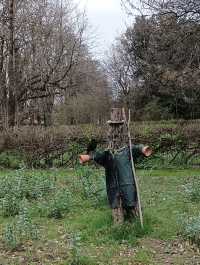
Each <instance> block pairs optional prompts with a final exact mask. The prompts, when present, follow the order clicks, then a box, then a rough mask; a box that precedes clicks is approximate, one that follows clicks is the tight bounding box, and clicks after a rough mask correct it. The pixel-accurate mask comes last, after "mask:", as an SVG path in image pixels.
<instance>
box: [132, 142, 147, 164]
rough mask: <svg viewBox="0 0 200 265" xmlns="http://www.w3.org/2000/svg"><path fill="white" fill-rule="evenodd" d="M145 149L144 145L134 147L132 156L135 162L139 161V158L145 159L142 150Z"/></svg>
mask: <svg viewBox="0 0 200 265" xmlns="http://www.w3.org/2000/svg"><path fill="white" fill-rule="evenodd" d="M143 148H144V145H143V144H138V145H132V154H133V160H134V162H136V161H137V159H138V158H140V157H143V156H144V155H143V153H142V149H143Z"/></svg>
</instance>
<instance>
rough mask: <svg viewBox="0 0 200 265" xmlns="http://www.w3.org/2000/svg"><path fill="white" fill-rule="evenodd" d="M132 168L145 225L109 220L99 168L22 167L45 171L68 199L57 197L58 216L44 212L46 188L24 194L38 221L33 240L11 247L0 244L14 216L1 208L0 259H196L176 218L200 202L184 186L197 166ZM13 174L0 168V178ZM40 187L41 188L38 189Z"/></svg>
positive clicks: (90, 263) (74, 264)
mask: <svg viewBox="0 0 200 265" xmlns="http://www.w3.org/2000/svg"><path fill="white" fill-rule="evenodd" d="M88 172H89V173H88ZM137 173H138V176H139V179H140V188H141V197H142V205H143V212H144V230H142V229H141V228H140V224H139V221H138V220H135V221H134V222H132V223H125V224H124V225H123V226H114V225H113V224H112V218H111V211H110V209H109V208H108V205H107V202H106V197H105V186H104V185H105V184H104V181H103V177H102V175H103V172H102V171H99V170H96V169H94V168H89V167H86V168H83V169H82V168H81V169H80V168H79V169H77V170H64V169H62V170H48V171H34V172H32V171H30V170H28V171H23V173H22V174H35V175H36V176H40V174H43V175H45V176H47V177H48V176H50V178H51V179H53V183H54V185H55V187H54V189H55V190H54V191H53V192H54V193H56V192H57V191H59V190H60V191H61V193H62V190H63V189H67V190H68V191H69V192H70V197H69V201H70V202H69V204H68V206H67V207H64V206H65V203H64V202H63V200H65V198H64V199H63V198H62V196H61V197H59V200H58V203H61V204H62V203H63V206H62V207H61V208H59V210H60V211H61V213H62V216H57V215H56V214H58V213H57V212H56V214H55V210H54V211H53V213H54V215H53V214H52V216H49V215H48V214H47V213H46V212H45V211H46V210H45V209H46V208H48V207H49V208H48V209H50V206H49V205H51V204H52V196H53V195H52V194H51V192H47V194H45V195H40V196H38V197H37V196H36V195H34V196H36V197H33V198H31V199H30V198H29V197H28V202H27V205H26V207H27V209H28V213H29V216H30V218H31V223H32V224H33V225H36V226H37V229H38V236H37V239H35V240H33V238H28V237H27V238H26V239H24V240H22V241H21V242H20V243H19V244H18V245H17V246H16V247H15V248H13V249H12V248H11V247H10V245H9V244H6V243H5V227H6V226H7V224H8V223H12V222H13V220H15V219H16V218H18V217H12V216H9V215H8V216H6V217H5V216H4V217H3V216H2V215H3V214H2V209H1V217H0V221H1V222H0V223H1V224H0V230H1V241H0V242H1V243H0V264H2V265H4V264H5V265H8V264H9V265H14V264H15V265H25V264H27V265H33V264H42V265H49V264H59V265H84V264H87V265H95V264H102V265H104V264H105V265H107V264H113V265H118V264H119V265H129V264H160V265H163V264H199V263H198V262H200V256H199V254H198V252H195V250H194V249H193V246H190V245H189V244H188V242H186V241H184V240H183V237H182V235H181V219H182V218H183V217H184V218H185V216H186V217H192V216H198V214H199V207H200V201H198V200H196V201H192V200H190V199H189V198H188V197H187V196H186V192H185V188H184V187H185V185H186V184H187V183H191V182H193V179H196V177H198V176H200V170H199V169H187V170H149V171H148V170H147V171H146V170H139V171H137ZM13 174H15V172H14V171H6V170H4V171H1V172H0V178H1V179H3V178H4V176H5V175H10V176H11V175H13ZM81 175H87V176H86V177H85V176H84V177H83V176H81ZM45 181H46V180H45ZM45 183H46V182H45ZM30 185H31V184H30ZM34 185H39V184H38V183H36V184H34ZM45 185H46V186H47V184H45ZM48 185H49V184H48ZM46 186H45V187H46ZM38 187H39V188H38V189H40V186H38ZM99 188H100V190H99ZM48 189H49V186H48ZM34 192H37V189H36V190H34ZM41 192H43V193H44V190H43V188H41ZM36 194H37V193H36ZM29 196H30V195H29ZM59 196H60V195H59ZM1 205H2V204H1ZM53 205H54V207H56V206H55V204H53ZM52 207H53V206H52ZM59 207H60V206H59ZM55 209H57V210H58V208H55ZM51 210H52V209H51ZM51 213H52V212H51ZM59 217H62V218H59ZM56 218H58V219H56ZM25 223H26V222H25ZM31 227H32V226H31ZM29 229H32V228H29ZM22 233H23V231H22ZM9 240H10V241H8V242H11V241H12V240H13V239H12V238H9ZM195 262H196V263H195Z"/></svg>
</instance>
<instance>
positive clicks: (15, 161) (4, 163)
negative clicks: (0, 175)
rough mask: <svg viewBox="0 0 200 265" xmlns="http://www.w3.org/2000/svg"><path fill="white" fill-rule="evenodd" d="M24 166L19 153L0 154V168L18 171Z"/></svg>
mask: <svg viewBox="0 0 200 265" xmlns="http://www.w3.org/2000/svg"><path fill="white" fill-rule="evenodd" d="M23 164H24V162H23V157H22V155H20V154H19V152H15V151H7V152H2V153H0V168H1V167H2V168H10V169H19V168H21V166H22V165H23Z"/></svg>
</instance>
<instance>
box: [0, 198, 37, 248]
mask: <svg viewBox="0 0 200 265" xmlns="http://www.w3.org/2000/svg"><path fill="white" fill-rule="evenodd" d="M27 205H28V204H27V201H25V200H24V201H23V203H22V205H21V208H20V211H19V215H18V216H17V217H16V218H15V219H14V221H13V222H12V223H8V224H7V225H6V227H5V229H4V233H3V238H4V242H5V245H6V247H7V248H9V249H11V250H14V249H16V248H17V247H18V246H19V245H21V244H23V243H24V242H25V241H27V240H36V239H38V228H37V226H36V225H34V224H33V223H32V220H31V217H30V216H29V212H28V208H27V207H28V206H27Z"/></svg>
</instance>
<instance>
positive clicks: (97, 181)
mask: <svg viewBox="0 0 200 265" xmlns="http://www.w3.org/2000/svg"><path fill="white" fill-rule="evenodd" d="M76 174H77V176H79V178H80V183H81V185H82V192H81V193H82V196H83V198H84V199H89V200H91V202H92V203H93V205H99V204H101V203H102V202H105V198H106V193H105V177H102V176H99V172H98V171H96V170H95V168H94V167H91V166H87V165H84V166H81V167H78V168H77V169H76Z"/></svg>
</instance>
